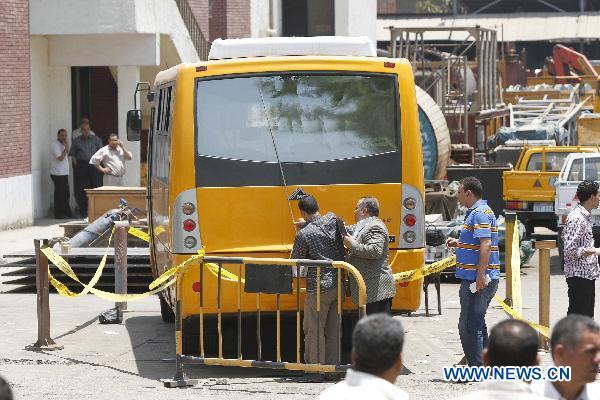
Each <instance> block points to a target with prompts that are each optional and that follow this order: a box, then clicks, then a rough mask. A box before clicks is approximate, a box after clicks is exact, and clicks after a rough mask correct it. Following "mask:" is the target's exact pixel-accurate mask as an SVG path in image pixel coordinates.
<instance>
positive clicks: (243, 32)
mask: <svg viewBox="0 0 600 400" xmlns="http://www.w3.org/2000/svg"><path fill="white" fill-rule="evenodd" d="M227 37H228V38H246V37H250V0H227Z"/></svg>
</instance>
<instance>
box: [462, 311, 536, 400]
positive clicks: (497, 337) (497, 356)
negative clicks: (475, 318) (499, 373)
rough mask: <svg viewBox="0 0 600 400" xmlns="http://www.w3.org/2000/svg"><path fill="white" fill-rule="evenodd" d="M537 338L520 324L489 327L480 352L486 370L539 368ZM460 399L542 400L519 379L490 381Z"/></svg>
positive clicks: (514, 322) (507, 323)
mask: <svg viewBox="0 0 600 400" xmlns="http://www.w3.org/2000/svg"><path fill="white" fill-rule="evenodd" d="M538 343H539V341H538V335H537V333H536V332H535V330H534V329H533V328H532V327H530V326H529V325H527V324H526V323H525V322H523V321H519V320H517V319H508V320H505V321H502V322H500V323H499V324H497V325H496V326H494V327H493V328H492V331H491V332H490V337H489V341H488V347H487V348H485V349H484V350H483V354H482V357H483V365H484V366H485V367H491V368H493V367H533V366H536V365H539V363H540V359H539V357H538V354H537V351H538ZM458 399H460V400H479V399H490V400H494V399H498V400H501V399H511V400H536V399H537V400H541V399H544V397H543V396H542V395H541V394H539V393H538V392H537V391H536V390H535V389H534V388H533V387H531V385H530V384H529V383H527V382H523V381H520V380H510V381H489V382H486V383H484V385H483V386H482V387H481V388H480V389H478V390H476V391H474V392H471V393H468V394H466V395H464V396H461V397H459V398H458Z"/></svg>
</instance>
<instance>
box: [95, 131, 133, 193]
mask: <svg viewBox="0 0 600 400" xmlns="http://www.w3.org/2000/svg"><path fill="white" fill-rule="evenodd" d="M132 159H133V155H132V154H131V152H130V151H129V150H127V149H126V148H125V147H124V146H123V143H122V142H121V141H120V140H119V137H118V136H117V134H116V133H111V134H110V136H109V137H108V145H107V146H104V147H103V148H101V149H100V150H98V151H97V152H96V154H94V155H93V156H92V158H91V159H90V164H92V165H93V166H95V167H96V169H97V170H98V171H100V172H101V173H102V174H104V178H103V180H104V186H123V175H125V160H132ZM101 164H104V166H102V165H101Z"/></svg>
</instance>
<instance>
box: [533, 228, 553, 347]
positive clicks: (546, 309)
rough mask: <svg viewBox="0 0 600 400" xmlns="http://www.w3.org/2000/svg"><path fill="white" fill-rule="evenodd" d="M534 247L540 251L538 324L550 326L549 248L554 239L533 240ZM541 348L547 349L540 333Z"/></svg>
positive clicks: (545, 340)
mask: <svg viewBox="0 0 600 400" xmlns="http://www.w3.org/2000/svg"><path fill="white" fill-rule="evenodd" d="M535 248H536V249H539V251H540V261H539V262H540V269H539V285H540V286H539V301H540V304H539V310H540V318H539V321H540V322H539V324H540V325H542V326H548V327H549V326H550V249H554V248H556V242H555V241H554V240H542V241H538V242H535ZM540 345H541V348H542V349H548V348H549V346H548V345H549V343H548V339H547V338H546V337H544V336H542V335H540Z"/></svg>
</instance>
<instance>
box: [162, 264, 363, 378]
mask: <svg viewBox="0 0 600 400" xmlns="http://www.w3.org/2000/svg"><path fill="white" fill-rule="evenodd" d="M223 265H228V266H233V268H235V269H236V270H237V271H236V272H237V275H236V274H235V273H233V272H231V271H232V269H231V267H229V268H230V269H225V268H224V267H223ZM250 265H251V266H252V267H258V269H261V268H264V267H268V266H271V267H274V266H276V267H282V268H285V267H289V268H297V270H298V271H299V269H300V268H304V267H312V268H316V277H320V276H321V269H322V268H335V269H337V271H338V273H337V330H338V334H339V341H338V349H337V364H336V365H322V364H306V363H303V362H302V359H301V356H300V337H301V336H300V329H301V328H300V327H301V323H302V321H301V317H300V312H301V307H300V293H301V291H302V289H303V288H301V286H300V280H301V277H300V276H299V275H300V274H296V276H293V274H290V279H291V282H290V285H291V286H290V290H291V294H286V295H291V296H295V300H296V301H295V306H296V307H295V308H296V309H295V314H296V315H295V317H296V318H295V319H296V324H295V325H296V326H295V330H296V332H295V341H296V349H295V359H296V360H295V362H286V361H282V356H281V347H282V338H281V307H280V297H281V294H279V293H278V294H276V296H277V297H276V329H277V340H276V360H271V361H268V360H263V359H262V358H263V357H262V350H261V348H262V347H261V292H260V291H256V292H254V293H255V295H256V322H257V331H256V342H257V343H256V344H257V349H258V351H257V357H256V359H254V360H253V359H244V358H243V354H242V337H243V335H242V290H245V291H246V289H247V287H246V285H247V281H246V280H244V278H242V266H244V267H245V270H246V279H248V273H247V271H248V268H247V267H248V266H250ZM236 267H237V268H236ZM209 268H210V269H211V271H210V273H212V274H214V275H216V278H217V291H216V292H217V293H216V299H205V298H204V297H205V296H204V292H205V286H206V285H207V283H206V278H205V276H204V275H205V272H206V270H207V269H209ZM342 271H347V272H348V274H350V276H352V277H353V278H354V279H355V281H356V283H357V289H358V303H359V305H358V310H357V311H358V316H359V318H362V317H364V316H365V315H366V299H367V295H366V287H365V283H364V280H363V278H362V276H361V274H360V272H358V270H357V269H356V268H355V267H354V266H352V265H351V264H348V263H346V262H342V261H315V260H290V259H280V258H250V257H243V258H231V257H209V256H207V257H204V258H203V261H202V263H201V264H200V269H199V277H198V279H199V280H198V283H199V286H198V292H199V299H198V301H199V348H200V351H199V353H200V354H199V356H198V355H187V354H183V340H182V339H183V318H182V282H183V278H184V276H185V275H186V274H185V273H184V274H180V275H178V277H177V287H176V306H175V353H176V355H175V360H176V372H175V377H174V378H173V380H169V381H165V386H166V387H184V386H191V385H194V384H196V383H197V382H196V380H193V379H188V378H187V377H186V375H185V373H184V371H183V364H184V363H190V364H203V365H220V366H237V367H255V368H274V369H287V370H296V371H307V372H338V371H344V370H346V369H347V368H349V367H350V365H342V364H341V351H342V346H341V343H342V311H343V302H344V297H345V293H344V290H343V288H344V285H343V280H342V275H344V274H342ZM290 272H291V271H290ZM224 274H226V275H227V276H228V278H227V280H228V281H229V282H233V283H234V284H235V286H236V296H237V357H236V358H225V357H224V356H223V311H222V300H223V291H222V288H221V282H222V280H223V276H224ZM316 290H317V293H316V311H317V313H320V312H321V309H320V304H321V288H320V285H316ZM246 293H248V291H246ZM263 293H265V292H263ZM268 293H271V294H273V293H272V292H268ZM228 294H231V292H229V293H228ZM208 301H210V302H211V304H215V303H216V314H217V335H218V351H217V357H206V352H205V339H204V331H205V312H204V309H205V307H206V305H207V303H208ZM213 301H214V302H215V303H212V302H213ZM246 306H247V304H246ZM246 309H247V307H246ZM229 314H230V315H231V314H234V315H235V313H229ZM245 314H247V313H245ZM319 319H320V318H317V321H316V323H317V332H319V331H320V330H319V323H320V322H319ZM244 340H251V339H249V336H246V337H245V339H244ZM319 342H320V341H319V340H318V339H317V359H320V352H321V351H324V350H325V349H321V348H320V346H319ZM230 344H231V343H230Z"/></svg>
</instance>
